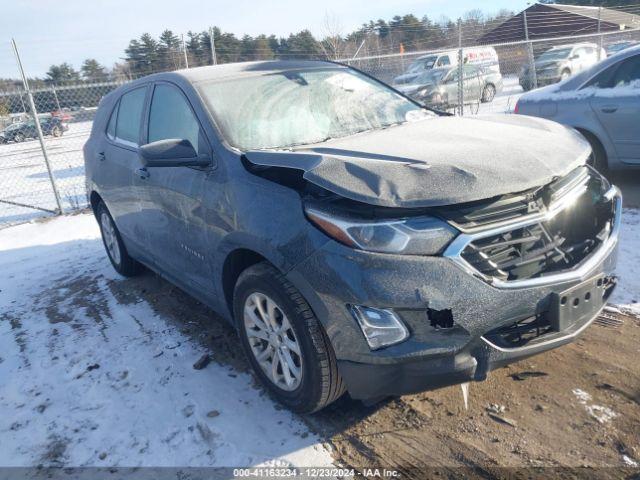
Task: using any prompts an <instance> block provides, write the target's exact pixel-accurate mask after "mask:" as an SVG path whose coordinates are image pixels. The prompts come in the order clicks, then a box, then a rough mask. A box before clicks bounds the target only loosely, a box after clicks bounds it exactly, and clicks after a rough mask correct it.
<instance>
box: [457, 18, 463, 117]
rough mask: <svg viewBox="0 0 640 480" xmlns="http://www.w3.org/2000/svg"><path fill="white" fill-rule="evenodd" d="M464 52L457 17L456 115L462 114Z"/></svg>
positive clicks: (459, 23)
mask: <svg viewBox="0 0 640 480" xmlns="http://www.w3.org/2000/svg"><path fill="white" fill-rule="evenodd" d="M463 78H464V52H463V51H462V19H461V18H459V19H458V115H460V116H461V117H462V116H463V115H464V79H463Z"/></svg>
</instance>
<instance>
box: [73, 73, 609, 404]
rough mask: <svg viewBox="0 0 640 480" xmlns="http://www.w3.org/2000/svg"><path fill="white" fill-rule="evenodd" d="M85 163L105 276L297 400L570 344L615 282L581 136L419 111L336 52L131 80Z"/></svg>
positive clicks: (602, 187) (461, 373) (438, 375)
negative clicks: (205, 328) (185, 297)
mask: <svg viewBox="0 0 640 480" xmlns="http://www.w3.org/2000/svg"><path fill="white" fill-rule="evenodd" d="M496 132H500V135H496ZM84 155H85V162H86V173H87V190H88V195H89V197H90V201H91V205H92V207H93V210H94V212H95V215H96V218H97V220H98V222H99V224H100V227H101V230H102V236H103V240H104V244H105V247H106V250H107V253H108V255H109V258H110V260H111V262H112V264H113V266H114V267H115V268H116V270H117V271H118V272H120V273H121V274H123V275H125V276H128V275H134V274H135V273H137V272H139V271H140V268H141V265H145V266H147V267H149V268H151V269H153V270H155V271H156V272H159V273H160V274H161V275H162V276H164V277H166V278H167V279H169V280H170V281H171V282H173V283H175V284H176V285H178V286H180V287H181V288H182V289H184V290H186V291H188V292H189V293H191V294H192V295H193V296H194V297H195V298H197V299H198V300H200V301H202V302H205V303H206V304H208V305H209V306H211V307H212V308H213V309H214V310H215V311H217V312H218V313H220V314H221V315H222V316H223V317H225V318H226V319H228V320H229V321H230V322H232V324H233V325H234V326H235V327H236V328H237V330H238V332H239V335H240V339H241V343H242V345H243V348H244V350H245V351H246V354H247V356H248V359H249V361H250V363H251V365H252V366H253V368H254V370H255V372H256V375H257V376H258V377H259V378H260V379H261V381H262V382H263V383H264V384H265V385H266V387H267V388H269V389H270V390H271V391H272V392H273V393H274V394H275V395H276V396H277V398H278V399H279V400H280V401H281V402H283V403H284V404H286V405H287V406H289V407H290V408H292V409H294V410H297V411H303V412H310V411H315V410H318V409H320V408H322V407H324V406H325V405H327V404H329V403H330V402H332V401H334V400H335V399H337V398H338V397H340V396H341V395H342V394H343V393H344V392H345V391H348V392H349V393H350V395H351V396H352V397H354V398H357V399H367V400H373V399H378V398H381V397H384V396H389V395H400V394H405V393H411V392H417V391H421V390H424V389H428V388H435V387H440V386H445V385H451V384H456V383H460V382H467V381H470V380H483V379H485V378H486V376H487V374H488V372H489V371H490V370H492V369H494V368H497V367H500V366H502V365H505V364H507V363H510V362H513V361H516V360H518V359H522V358H525V357H528V356H531V355H534V354H537V353H540V352H543V351H546V350H549V349H551V348H554V347H558V346H560V345H563V344H565V343H568V342H570V341H571V340H573V339H574V338H575V337H576V336H577V335H578V334H579V333H580V332H582V331H583V330H584V329H585V328H586V327H587V326H588V325H589V324H590V323H591V322H592V321H593V320H594V318H595V317H596V316H597V314H598V313H599V312H600V310H601V309H602V308H603V306H604V304H605V302H606V299H607V297H608V296H609V294H610V293H611V291H612V290H613V287H614V285H615V279H614V277H613V276H612V272H613V270H614V267H615V262H616V252H617V240H618V232H619V229H620V216H621V197H620V194H619V191H618V190H617V189H616V188H615V187H613V186H611V185H609V184H608V182H607V180H606V179H605V178H603V177H602V176H601V175H600V174H598V173H597V172H596V171H595V170H593V169H591V168H589V167H587V166H585V163H586V161H587V159H588V157H589V156H590V155H591V149H590V147H589V144H588V143H587V142H586V141H585V140H584V139H583V138H582V137H581V136H580V135H579V134H578V133H577V132H575V131H574V130H571V129H568V128H566V127H563V126H561V125H559V124H556V123H552V122H549V121H546V120H541V119H536V118H527V117H521V116H506V115H504V116H491V117H489V116H487V117H473V118H459V117H453V116H448V115H443V114H439V113H434V112H431V111H428V110H426V109H424V108H423V107H421V106H420V105H418V104H417V103H415V102H414V101H412V100H410V99H409V98H407V97H404V96H402V95H401V94H399V93H398V92H396V91H394V90H393V89H391V88H389V87H388V86H386V85H384V84H382V83H380V82H378V81H377V80H375V79H373V78H370V77H368V76H366V75H364V74H362V73H360V72H358V71H355V70H353V69H350V68H348V67H344V66H340V65H336V64H333V63H324V62H257V63H245V64H231V65H223V66H215V67H201V68H194V69H191V70H184V71H179V72H174V73H162V74H157V75H152V76H149V77H146V78H142V79H139V80H136V81H134V82H131V83H129V84H127V85H125V86H123V87H120V88H119V89H118V90H116V91H114V92H113V93H110V94H109V95H107V96H106V97H105V98H104V99H103V101H102V102H101V104H100V107H99V109H98V112H97V115H96V118H95V123H94V124H93V130H92V132H91V136H90V139H89V140H88V142H87V143H86V145H85V147H84Z"/></svg>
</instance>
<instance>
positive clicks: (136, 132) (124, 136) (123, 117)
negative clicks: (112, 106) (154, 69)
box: [116, 87, 147, 145]
mask: <svg viewBox="0 0 640 480" xmlns="http://www.w3.org/2000/svg"><path fill="white" fill-rule="evenodd" d="M146 94H147V87H141V88H136V89H135V90H132V91H130V92H127V93H125V94H124V95H123V96H122V97H121V98H120V106H119V108H118V115H117V121H116V139H117V140H122V141H124V142H128V143H131V144H134V145H138V142H139V140H140V125H141V122H142V112H143V110H144V100H145V97H146Z"/></svg>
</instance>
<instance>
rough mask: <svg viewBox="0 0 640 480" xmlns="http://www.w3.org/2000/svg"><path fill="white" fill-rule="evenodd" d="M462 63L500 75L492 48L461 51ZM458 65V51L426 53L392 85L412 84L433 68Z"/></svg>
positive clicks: (495, 54)
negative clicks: (462, 55)
mask: <svg viewBox="0 0 640 480" xmlns="http://www.w3.org/2000/svg"><path fill="white" fill-rule="evenodd" d="M463 52H464V53H463V54H464V63H465V64H469V65H476V66H478V67H485V68H487V69H490V70H492V71H494V72H496V73H500V65H499V63H498V53H497V52H496V50H495V48H493V47H473V48H468V49H465V50H463ZM457 65H458V51H457V50H450V51H446V52H435V53H427V54H425V55H422V56H421V57H419V58H418V59H417V60H415V61H414V62H413V63H411V65H409V68H408V69H407V71H406V72H405V73H404V74H402V75H400V76H398V77H396V78H395V79H394V80H393V84H394V85H404V84H408V83H413V82H414V81H415V79H416V78H417V77H418V76H420V75H421V74H423V73H425V72H427V71H429V70H431V69H433V68H445V67H452V66H454V67H455V66H457Z"/></svg>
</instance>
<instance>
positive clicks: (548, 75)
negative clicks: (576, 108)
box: [520, 43, 607, 91]
mask: <svg viewBox="0 0 640 480" xmlns="http://www.w3.org/2000/svg"><path fill="white" fill-rule="evenodd" d="M598 48H599V47H598V45H596V44H595V43H576V44H572V45H558V46H557V47H553V48H551V49H549V50H547V51H546V52H544V53H543V54H542V55H540V56H539V57H538V58H537V59H536V61H535V68H536V79H537V82H538V86H539V87H541V86H544V85H550V84H552V83H557V82H559V81H561V80H565V79H567V78H569V77H570V76H571V75H574V74H576V73H579V72H582V71H583V70H586V69H587V68H589V67H591V66H593V65H595V64H596V63H598V60H599V59H600V60H603V59H605V58H607V53H606V52H605V51H604V50H603V49H601V50H600V57H599V58H598ZM520 85H521V86H522V88H523V89H524V90H525V91H528V90H531V89H532V88H533V86H534V85H533V75H532V72H531V69H530V68H529V66H528V65H527V66H525V67H524V68H523V69H522V71H521V73H520Z"/></svg>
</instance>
